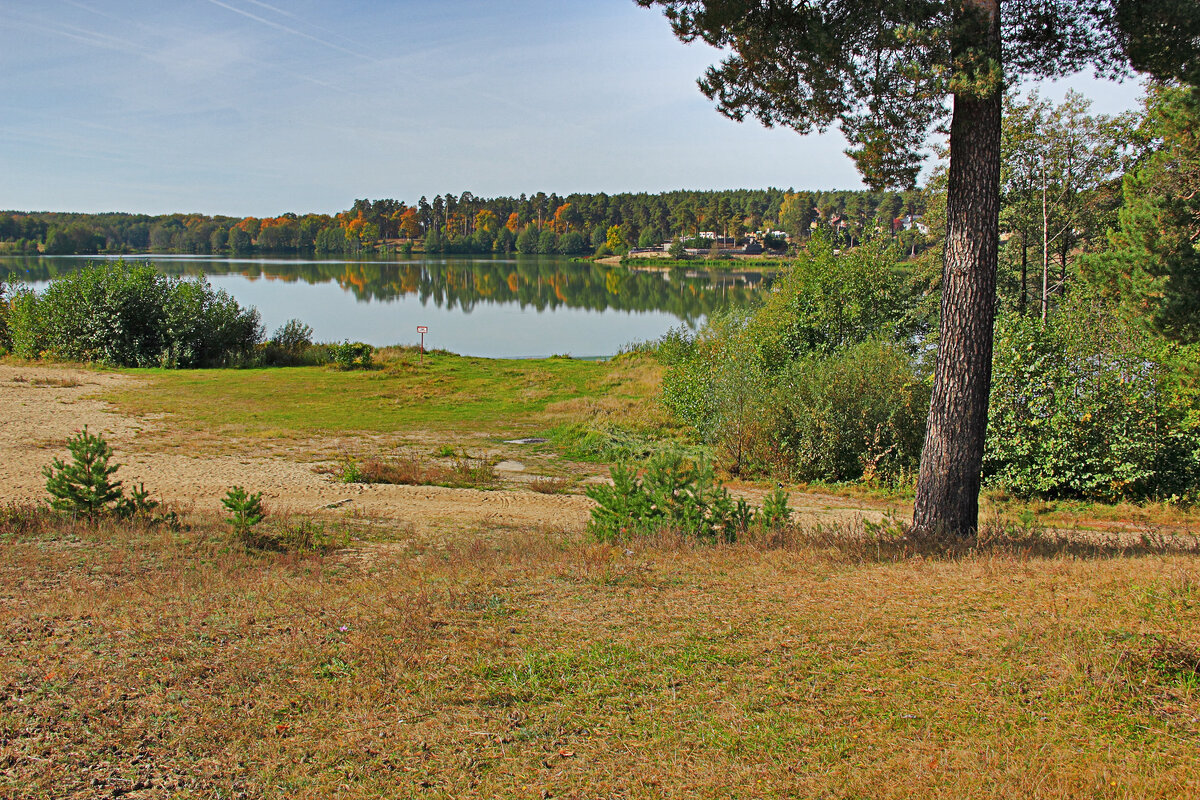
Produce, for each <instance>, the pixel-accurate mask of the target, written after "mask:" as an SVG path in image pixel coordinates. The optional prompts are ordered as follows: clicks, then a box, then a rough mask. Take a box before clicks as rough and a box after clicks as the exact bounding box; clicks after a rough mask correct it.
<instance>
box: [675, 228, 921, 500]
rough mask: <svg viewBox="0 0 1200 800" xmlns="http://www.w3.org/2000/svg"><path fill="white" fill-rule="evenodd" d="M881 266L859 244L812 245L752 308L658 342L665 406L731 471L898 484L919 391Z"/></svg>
mask: <svg viewBox="0 0 1200 800" xmlns="http://www.w3.org/2000/svg"><path fill="white" fill-rule="evenodd" d="M891 259H892V256H891V255H890V254H889V253H887V252H885V251H882V250H879V249H878V248H869V247H862V248H859V249H858V250H856V251H855V252H854V253H853V254H850V255H846V256H841V257H836V256H835V255H834V254H833V250H832V247H831V246H830V245H829V243H828V242H827V241H824V240H822V239H820V238H817V239H816V240H815V241H814V242H813V243H812V246H811V248H810V250H809V252H808V253H807V254H806V255H805V256H804V257H803V258H802V259H801V260H800V261H799V262H798V263H797V264H796V266H795V267H794V268H793V269H792V270H791V272H789V273H788V274H786V275H785V276H784V277H783V278H782V279H781V280H780V281H779V282H778V284H777V285H776V288H775V290H774V291H772V293H771V294H770V295H769V296H768V297H767V299H766V300H765V301H764V303H763V304H762V305H761V306H760V307H759V308H757V309H755V310H753V311H729V312H724V313H721V314H715V315H713V317H712V318H711V319H710V320H709V322H708V324H707V325H706V326H705V328H704V329H703V330H702V331H701V332H700V333H699V335H697V336H696V337H694V338H690V339H689V338H687V337H686V336H673V337H664V340H663V343H662V345H661V346H660V348H659V352H660V358H662V360H663V361H664V363H666V364H668V369H667V371H666V374H665V376H664V378H663V402H664V404H665V405H666V407H667V408H668V409H669V410H670V411H671V412H672V413H673V414H674V415H675V416H676V417H677V418H679V419H680V420H682V421H683V422H685V423H687V424H688V425H690V426H691V427H692V428H694V429H695V431H696V432H697V433H698V434H699V436H700V437H701V438H702V439H703V440H704V441H705V442H708V443H710V444H712V445H713V446H714V447H715V451H716V456H717V459H718V463H719V464H720V465H721V466H722V467H724V468H726V469H728V470H729V471H730V472H732V473H734V474H748V473H763V472H778V473H782V474H786V475H788V476H789V477H793V478H796V479H800V480H806V481H812V480H827V481H847V480H859V479H862V478H864V477H866V478H868V479H871V480H874V479H884V480H895V479H897V478H903V477H904V476H905V475H906V474H907V473H908V472H909V471H911V470H912V469H913V468H914V467H915V466H916V463H917V460H918V458H919V455H920V448H921V443H922V440H923V437H924V432H925V418H926V414H927V411H928V409H927V404H928V387H927V383H926V381H925V380H924V379H923V376H922V366H923V365H922V363H921V361H920V359H919V358H918V356H917V355H916V354H914V353H911V352H909V349H908V348H909V346H910V342H911V341H912V340H913V330H914V326H913V324H912V322H911V315H910V313H909V302H908V299H907V298H906V297H905V296H904V295H903V294H902V293H901V292H899V291H898V290H896V289H894V288H893V286H892V283H891V281H890V279H889V275H890V273H891V267H892V260H891Z"/></svg>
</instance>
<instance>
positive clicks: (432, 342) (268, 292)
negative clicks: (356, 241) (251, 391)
mask: <svg viewBox="0 0 1200 800" xmlns="http://www.w3.org/2000/svg"><path fill="white" fill-rule="evenodd" d="M100 258H106V257H104V256H100V257H97V256H79V257H77V256H51V257H46V256H28V257H23V256H6V257H0V280H3V281H4V282H5V283H9V284H25V285H28V286H32V287H33V288H34V289H41V288H42V287H44V286H45V284H46V283H47V282H48V281H50V280H51V279H53V278H55V277H57V276H59V275H64V274H67V273H69V272H72V271H74V270H76V269H78V268H79V267H81V266H82V265H84V264H86V263H88V262H89V261H95V260H98V259H100ZM114 258H115V257H114ZM126 259H127V260H131V261H132V260H136V261H139V262H140V261H149V262H151V263H153V264H155V265H156V266H157V267H158V268H159V269H161V270H162V271H163V272H166V273H167V274H169V275H181V276H205V277H206V278H207V279H208V280H209V282H210V283H211V284H212V285H213V286H215V287H218V288H221V289H224V290H225V291H227V292H228V293H229V294H230V295H232V296H233V297H234V298H236V299H237V301H238V303H240V304H242V305H243V306H247V305H250V306H255V307H256V308H257V309H258V310H259V313H260V314H261V315H262V322H263V326H264V327H265V328H266V329H267V332H268V333H270V332H271V331H273V330H275V328H277V327H278V326H280V325H282V324H283V323H284V322H286V321H287V320H289V319H293V318H295V319H300V320H302V321H304V322H305V323H307V324H308V325H310V326H311V327H312V329H313V338H314V339H316V340H318V341H342V340H344V339H350V340H352V341H362V342H367V343H369V344H373V345H376V346H384V345H392V344H416V343H417V342H418V340H419V335H418V334H417V326H418V325H424V326H428V328H429V333H427V334H426V335H425V346H426V347H427V348H441V349H445V350H450V351H452V352H455V353H461V354H463V355H471V356H484V357H489V358H525V357H544V356H549V355H555V354H568V355H571V356H574V357H576V358H592V357H601V356H610V355H613V354H615V353H616V352H617V351H618V350H619V349H620V348H621V347H622V346H623V345H626V344H629V343H631V342H641V341H646V340H650V339H656V338H658V337H660V336H662V335H663V334H664V333H666V332H667V331H668V330H670V329H671V328H674V327H678V326H679V325H685V326H687V327H691V328H695V327H696V326H697V325H699V324H701V323H702V322H703V320H704V319H705V317H707V316H708V315H709V314H711V313H713V312H714V311H717V310H720V309H722V308H726V307H729V306H736V305H745V304H747V303H750V302H752V301H753V300H754V298H755V297H756V296H757V295H758V293H759V292H761V291H762V290H763V289H764V288H765V287H767V286H768V285H769V284H770V277H766V278H764V277H763V276H761V275H758V274H755V273H742V272H728V273H712V274H709V273H695V272H689V273H686V274H684V273H682V272H675V273H666V272H649V271H636V270H628V269H625V268H621V267H608V266H605V265H601V264H591V263H581V262H574V261H571V260H569V259H567V258H560V257H554V256H516V257H487V256H459V257H438V258H420V257H415V258H412V259H386V260H385V259H353V260H351V259H345V258H331V259H316V258H303V257H301V258H249V257H247V258H211V257H205V256H179V255H145V256H136V257H131V256H126Z"/></svg>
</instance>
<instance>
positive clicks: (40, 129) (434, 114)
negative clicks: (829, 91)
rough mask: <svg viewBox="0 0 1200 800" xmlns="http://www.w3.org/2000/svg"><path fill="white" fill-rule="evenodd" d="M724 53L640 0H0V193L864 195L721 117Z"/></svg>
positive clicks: (153, 202)
mask: <svg viewBox="0 0 1200 800" xmlns="http://www.w3.org/2000/svg"><path fill="white" fill-rule="evenodd" d="M715 57H716V52H715V51H713V50H712V49H710V48H708V47H705V46H704V45H699V44H696V45H690V46H685V45H683V44H681V43H679V42H678V41H677V40H676V39H675V38H674V37H673V36H672V35H671V32H670V29H669V27H668V25H667V23H666V21H665V20H664V19H663V18H662V16H661V14H659V13H658V12H657V11H647V10H645V9H641V8H639V7H637V6H636V5H635V4H634V3H633V2H632V0H510V1H509V2H495V0H437V2H430V1H429V0H390V2H365V0H349V2H318V0H296V1H294V2H293V1H291V0H271V1H270V2H266V0H0V208H8V209H21V210H57V211H136V212H146V213H166V212H172V211H179V212H203V213H209V214H217V213H222V214H232V215H247V214H253V215H256V216H266V215H276V214H280V213H283V212H285V211H297V212H306V211H318V212H334V211H338V210H341V209H344V208H347V207H348V206H349V205H350V204H351V203H352V202H353V200H354V199H355V198H357V197H372V198H377V197H395V198H397V199H400V200H404V201H406V202H410V203H411V202H415V201H416V200H417V198H419V197H420V196H421V195H427V196H429V197H432V196H433V195H435V194H442V193H446V192H454V193H455V194H458V193H461V192H463V191H471V192H473V193H474V194H476V195H480V196H493V195H499V194H506V195H517V194H520V193H522V192H526V193H533V192H537V191H546V192H551V191H554V192H558V193H559V194H568V193H570V192H573V191H581V192H600V191H603V192H609V193H613V192H621V191H650V192H656V191H663V190H669V189H677V188H688V189H721V188H738V187H747V188H762V187H766V186H779V187H788V186H795V187H797V188H810V189H828V188H858V187H860V186H861V184H860V182H859V180H858V176H857V174H856V173H855V171H854V168H853V165H852V164H851V162H850V160H849V159H848V158H846V157H845V156H844V155H843V154H842V152H841V151H842V149H843V147H844V146H845V145H844V142H842V140H841V138H840V136H838V135H837V134H836V133H833V134H829V135H826V136H811V137H800V136H798V135H796V134H795V133H794V132H792V131H788V130H765V129H763V128H762V127H761V126H759V125H758V124H757V123H753V122H747V123H743V124H740V125H739V124H737V123H734V122H731V121H729V120H727V119H725V118H723V117H721V116H720V115H719V114H717V113H716V112H715V111H714V110H713V109H712V106H711V104H710V103H709V102H708V101H707V100H706V99H705V98H704V97H703V96H702V95H701V94H700V93H699V91H698V90H697V88H696V85H695V79H696V78H697V76H699V75H700V73H701V72H702V71H703V69H704V67H705V66H706V65H708V64H709V63H711V62H712V61H713V60H714V58H715ZM1076 85H1078V86H1079V87H1080V88H1082V89H1083V91H1084V92H1085V93H1086V94H1088V95H1089V96H1091V97H1093V99H1095V100H1096V110H1097V111H1103V112H1110V113H1111V112H1115V111H1120V110H1122V109H1124V108H1127V107H1131V106H1132V105H1133V104H1134V99H1135V98H1136V96H1137V94H1138V91H1137V87H1136V86H1135V85H1133V84H1125V85H1120V86H1118V85H1113V84H1106V83H1095V82H1092V81H1089V80H1081V81H1078V82H1076ZM1046 93H1047V94H1050V95H1051V96H1053V95H1055V90H1054V89H1051V90H1049V91H1047V92H1046Z"/></svg>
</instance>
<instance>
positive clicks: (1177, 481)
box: [984, 287, 1200, 501]
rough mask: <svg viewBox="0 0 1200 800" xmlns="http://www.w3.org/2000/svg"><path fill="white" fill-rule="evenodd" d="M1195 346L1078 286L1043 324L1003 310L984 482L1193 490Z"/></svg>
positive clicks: (1196, 463) (1196, 479)
mask: <svg viewBox="0 0 1200 800" xmlns="http://www.w3.org/2000/svg"><path fill="white" fill-rule="evenodd" d="M1197 355H1198V350H1197V348H1196V347H1194V346H1193V347H1183V346H1180V345H1176V344H1171V343H1169V342H1167V341H1165V340H1163V339H1162V338H1160V337H1159V336H1157V335H1155V334H1153V333H1150V332H1148V331H1147V330H1146V329H1145V327H1144V326H1142V325H1140V324H1138V323H1137V322H1133V321H1128V320H1124V319H1122V318H1121V317H1120V316H1119V315H1118V314H1117V312H1116V309H1115V308H1114V306H1112V305H1111V304H1109V303H1106V302H1104V301H1101V300H1099V299H1097V298H1095V297H1093V296H1089V295H1087V294H1086V292H1085V291H1084V289H1083V288H1082V287H1081V288H1079V289H1078V290H1077V291H1076V292H1075V293H1074V294H1072V295H1070V296H1068V298H1067V299H1066V300H1064V301H1063V302H1062V304H1061V305H1060V306H1059V308H1058V309H1056V310H1055V311H1054V312H1053V313H1052V314H1051V315H1050V317H1049V319H1048V320H1047V321H1046V322H1045V323H1043V322H1042V321H1041V319H1039V318H1037V317H1032V316H1031V317H1020V316H1017V315H1015V314H1012V315H1005V316H1002V317H1001V318H1000V319H999V320H998V321H997V327H996V350H995V359H994V367H993V371H992V394H991V411H990V418H989V423H988V439H987V450H986V456H985V460H984V474H985V479H986V480H987V482H988V484H990V485H991V486H994V487H997V488H1001V489H1004V490H1006V491H1008V492H1011V493H1012V494H1014V495H1017V496H1020V497H1028V498H1033V497H1037V498H1047V499H1052V498H1078V499H1089V500H1103V501H1115V500H1135V501H1137V500H1146V499H1152V498H1153V499H1163V500H1170V499H1176V500H1179V499H1191V498H1194V497H1195V495H1196V493H1197V490H1198V488H1200V397H1198V396H1197V389H1196V388H1195V385H1196V384H1195V379H1196V364H1197Z"/></svg>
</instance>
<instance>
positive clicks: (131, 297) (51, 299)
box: [9, 261, 262, 367]
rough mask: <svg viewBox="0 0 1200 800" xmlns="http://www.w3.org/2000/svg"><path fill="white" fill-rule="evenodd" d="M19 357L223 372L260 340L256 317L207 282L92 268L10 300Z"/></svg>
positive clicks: (117, 267)
mask: <svg viewBox="0 0 1200 800" xmlns="http://www.w3.org/2000/svg"><path fill="white" fill-rule="evenodd" d="M11 308H12V311H11V315H10V323H9V324H10V328H11V337H12V345H13V352H14V353H16V354H17V355H19V356H21V357H23V358H40V357H42V356H43V355H50V356H53V357H55V358H61V359H68V360H75V361H88V362H99V363H103V364H108V365H111V366H119V367H151V366H160V365H161V366H168V367H195V366H219V365H223V364H228V363H232V362H236V361H238V360H240V359H243V358H245V357H246V356H248V355H249V354H250V353H251V352H252V351H253V349H254V347H255V345H256V344H257V343H258V341H259V340H260V339H261V338H262V329H261V326H260V325H259V322H258V311H257V310H255V309H252V308H251V309H243V308H241V307H240V306H239V305H238V304H237V302H236V301H235V300H234V299H233V298H232V297H230V296H229V295H228V294H226V293H225V292H224V291H221V290H214V289H213V288H212V287H211V286H209V284H208V283H207V281H205V280H203V279H197V280H182V279H177V278H169V277H167V276H166V275H164V274H162V273H161V272H159V271H158V270H156V269H154V268H153V267H151V266H150V265H148V264H146V265H140V266H138V265H133V264H128V263H126V262H124V261H116V262H111V263H103V264H90V265H88V266H87V267H84V268H83V269H81V270H79V271H78V272H75V273H72V274H70V275H67V276H64V277H61V278H58V279H56V280H54V281H51V283H50V285H49V286H48V287H47V288H46V290H45V291H44V292H43V293H42V294H41V295H37V294H35V293H34V292H32V291H29V290H23V291H21V292H18V293H17V294H16V295H15V296H14V298H13V302H12V306H11Z"/></svg>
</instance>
